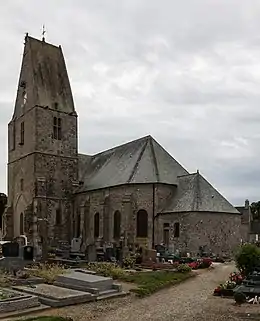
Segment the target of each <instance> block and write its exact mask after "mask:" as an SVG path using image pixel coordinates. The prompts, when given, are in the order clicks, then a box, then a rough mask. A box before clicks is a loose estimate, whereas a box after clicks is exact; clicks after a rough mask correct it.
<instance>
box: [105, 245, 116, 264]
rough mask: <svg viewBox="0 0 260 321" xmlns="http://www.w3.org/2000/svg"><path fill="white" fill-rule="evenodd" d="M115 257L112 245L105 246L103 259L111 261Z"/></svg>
mask: <svg viewBox="0 0 260 321" xmlns="http://www.w3.org/2000/svg"><path fill="white" fill-rule="evenodd" d="M114 257H115V250H114V248H113V247H107V248H106V252H105V261H111V259H112V258H114Z"/></svg>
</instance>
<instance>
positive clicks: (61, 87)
mask: <svg viewBox="0 0 260 321" xmlns="http://www.w3.org/2000/svg"><path fill="white" fill-rule="evenodd" d="M77 180H78V142H77V113H76V111H75V108H74V102H73V96H72V91H71V87H70V82H69V77H68V73H67V69H66V64H65V60H64V57H63V53H62V49H61V47H60V46H54V45H52V44H49V43H46V42H45V39H44V38H43V39H42V41H40V40H37V39H34V38H32V37H29V36H28V35H26V37H25V46H24V53H23V59H22V66H21V72H20V78H19V82H18V89H17V97H16V102H15V107H14V112H13V116H12V119H11V121H10V123H9V124H8V210H7V212H8V213H11V216H12V220H11V221H12V223H13V231H12V233H11V232H10V227H9V232H8V234H10V236H18V235H20V234H27V233H28V234H30V227H29V225H28V224H26V222H27V221H28V220H27V219H28V216H29V213H31V212H32V211H34V212H35V211H36V212H37V216H38V217H40V218H44V221H47V233H48V237H49V239H50V240H54V241H55V239H57V238H59V239H64V240H66V239H68V238H69V226H70V217H71V215H72V204H71V194H72V190H73V184H74V182H76V181H77ZM33 204H37V206H36V209H35V208H34V207H35V206H34V207H33ZM32 208H33V209H32ZM11 234H12V235H11Z"/></svg>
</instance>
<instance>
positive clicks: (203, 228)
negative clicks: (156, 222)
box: [160, 212, 241, 255]
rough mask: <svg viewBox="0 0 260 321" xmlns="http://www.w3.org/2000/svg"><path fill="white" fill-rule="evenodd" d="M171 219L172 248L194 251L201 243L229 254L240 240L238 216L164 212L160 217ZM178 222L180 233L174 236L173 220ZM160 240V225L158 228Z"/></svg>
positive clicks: (194, 253)
mask: <svg viewBox="0 0 260 321" xmlns="http://www.w3.org/2000/svg"><path fill="white" fill-rule="evenodd" d="M160 222H161V227H162V226H163V223H164V222H168V223H170V245H171V248H172V249H173V250H179V251H183V252H188V253H192V254H193V255H196V254H197V253H198V252H199V247H200V246H206V251H209V252H213V253H215V254H223V253H225V254H228V255H232V253H233V250H234V249H235V248H236V247H237V246H238V245H239V244H240V240H241V217H240V215H236V214H226V213H202V212H193V213H181V214H167V215H164V216H163V217H161V218H160ZM175 222H179V223H180V236H179V237H174V223H175ZM160 235H161V237H160V238H161V241H162V240H163V228H161V233H160Z"/></svg>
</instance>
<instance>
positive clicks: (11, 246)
mask: <svg viewBox="0 0 260 321" xmlns="http://www.w3.org/2000/svg"><path fill="white" fill-rule="evenodd" d="M19 248H20V247H19V244H18V243H17V242H8V243H5V244H3V245H2V253H3V256H4V257H19V254H20V253H19V251H20V250H19Z"/></svg>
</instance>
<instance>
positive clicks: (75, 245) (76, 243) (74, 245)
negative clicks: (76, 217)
mask: <svg viewBox="0 0 260 321" xmlns="http://www.w3.org/2000/svg"><path fill="white" fill-rule="evenodd" d="M81 242H82V240H81V238H79V237H78V238H76V237H75V238H74V239H72V241H71V252H80V246H81Z"/></svg>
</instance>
